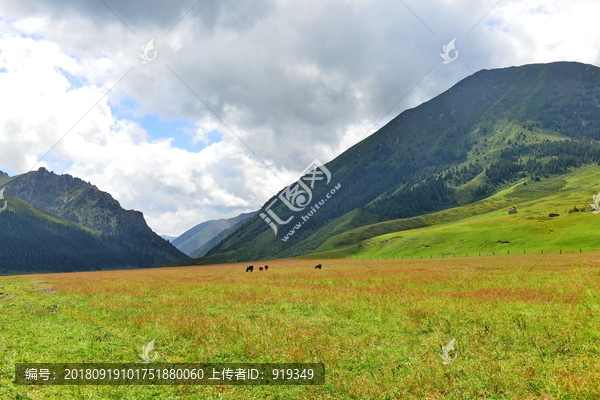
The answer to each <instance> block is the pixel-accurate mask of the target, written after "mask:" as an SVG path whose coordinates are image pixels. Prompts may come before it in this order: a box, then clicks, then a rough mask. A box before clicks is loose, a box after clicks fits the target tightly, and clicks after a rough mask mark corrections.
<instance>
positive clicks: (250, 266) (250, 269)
mask: <svg viewBox="0 0 600 400" xmlns="http://www.w3.org/2000/svg"><path fill="white" fill-rule="evenodd" d="M253 271H254V265H248V266H247V267H246V272H253Z"/></svg>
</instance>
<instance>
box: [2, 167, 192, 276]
mask: <svg viewBox="0 0 600 400" xmlns="http://www.w3.org/2000/svg"><path fill="white" fill-rule="evenodd" d="M1 187H8V189H7V190H6V191H5V195H9V196H10V197H12V198H14V199H17V200H21V201H23V202H25V203H27V204H29V205H31V206H33V207H35V208H38V209H40V210H42V211H44V212H47V213H49V214H52V215H55V216H57V217H60V218H62V219H65V220H68V221H71V222H74V223H76V224H79V225H81V226H83V227H87V228H90V229H93V230H95V231H98V232H101V233H103V234H104V235H106V237H114V238H116V239H118V240H121V241H122V242H124V243H126V244H127V245H129V246H133V247H134V248H135V249H136V251H135V253H136V254H138V255H143V257H141V258H140V259H139V262H137V263H136V262H133V263H132V264H130V266H132V267H135V266H136V265H137V266H144V267H150V266H157V265H162V264H166V263H171V262H177V261H183V260H186V259H188V257H187V256H186V255H185V254H183V253H182V252H180V251H179V250H177V249H176V248H175V247H174V246H172V245H171V244H170V243H169V242H168V241H167V240H165V239H163V238H161V237H160V236H159V235H157V234H156V233H154V232H153V231H152V229H150V227H149V226H148V225H147V224H146V221H145V220H144V216H143V214H142V213H141V212H139V211H135V210H124V209H123V208H122V207H121V206H120V204H119V202H118V201H117V200H115V199H114V198H113V197H112V196H111V195H110V194H108V193H106V192H103V191H101V190H99V189H98V188H97V187H96V186H94V185H92V184H90V183H87V182H84V181H83V180H81V179H79V178H74V177H72V176H70V175H68V174H64V175H57V174H55V173H53V172H50V171H48V170H47V169H45V168H43V167H42V168H40V169H39V170H38V171H32V172H28V173H25V174H22V175H18V176H15V177H11V178H9V179H8V181H6V180H5V183H4V184H3V185H0V188H1ZM0 217H2V215H0Z"/></svg>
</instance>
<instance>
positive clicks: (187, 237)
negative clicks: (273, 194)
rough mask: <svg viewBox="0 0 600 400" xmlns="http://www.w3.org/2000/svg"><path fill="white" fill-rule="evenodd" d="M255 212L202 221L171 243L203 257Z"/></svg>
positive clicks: (190, 253) (185, 251)
mask: <svg viewBox="0 0 600 400" xmlns="http://www.w3.org/2000/svg"><path fill="white" fill-rule="evenodd" d="M254 214H256V212H251V213H243V214H240V215H238V216H237V217H233V218H228V219H224V218H221V219H218V220H210V221H206V222H202V223H200V224H198V225H196V226H194V227H193V228H191V229H189V230H187V231H185V232H184V233H183V234H181V235H180V236H179V237H177V238H175V239H174V240H172V241H171V243H172V244H173V246H175V247H177V248H178V249H179V250H181V251H182V252H184V253H185V254H187V255H190V256H193V257H202V256H203V255H205V254H206V253H207V252H208V251H209V250H210V249H212V248H213V247H214V246H215V245H217V244H218V243H219V242H220V241H221V240H222V239H223V238H224V237H226V236H228V235H229V234H230V233H231V232H233V231H235V230H236V229H237V228H238V227H239V226H241V225H242V224H243V223H244V222H245V221H246V220H248V219H249V218H251V217H252V216H254Z"/></svg>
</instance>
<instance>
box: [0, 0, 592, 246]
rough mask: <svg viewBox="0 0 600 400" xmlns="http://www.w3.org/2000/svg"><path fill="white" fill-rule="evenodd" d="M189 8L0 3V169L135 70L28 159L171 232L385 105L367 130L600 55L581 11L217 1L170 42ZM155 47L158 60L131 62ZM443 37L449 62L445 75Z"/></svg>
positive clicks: (254, 195) (538, 5) (258, 201)
mask: <svg viewBox="0 0 600 400" xmlns="http://www.w3.org/2000/svg"><path fill="white" fill-rule="evenodd" d="M193 3H195V2H192V3H190V4H187V3H186V4H183V3H182V4H179V3H177V4H174V3H168V4H167V3H165V2H159V1H145V2H139V1H133V2H125V3H119V2H114V3H113V2H107V4H108V5H109V6H110V7H111V9H112V11H114V12H115V13H116V14H117V15H119V18H121V19H122V20H123V21H124V22H125V23H126V24H127V26H125V25H124V24H123V23H122V22H121V21H119V19H117V18H116V17H115V15H114V14H113V13H112V11H110V10H108V9H107V8H106V6H104V5H103V4H102V2H89V3H88V2H78V1H71V0H56V1H52V2H51V1H49V0H31V1H28V2H20V1H17V0H0V4H1V5H2V10H3V11H2V12H0V32H3V33H2V34H1V36H0V72H1V73H0V88H1V91H0V109H2V110H3V112H2V113H1V114H0V169H2V168H5V169H11V170H14V171H18V172H25V171H27V170H28V169H29V168H31V166H32V165H34V164H35V163H36V161H37V160H38V159H39V158H40V157H42V156H43V155H44V154H45V153H46V152H47V151H48V150H49V149H50V148H51V147H52V146H54V145H55V144H56V143H57V141H58V140H59V139H60V138H61V137H62V136H63V135H64V134H65V133H67V132H68V131H69V129H70V128H71V127H72V126H73V125H74V124H75V123H76V122H77V121H78V120H79V119H80V118H81V117H82V116H83V115H84V114H85V113H86V112H87V111H88V110H90V108H92V106H93V105H94V104H95V103H96V102H98V100H100V99H101V98H103V96H105V94H106V93H107V92H108V90H109V89H110V88H111V87H112V86H113V85H115V83H117V82H118V81H119V79H122V78H123V77H124V75H125V74H126V72H127V71H129V70H130V68H131V67H134V68H133V70H132V71H131V72H130V73H129V74H128V75H127V76H125V77H124V78H123V79H122V81H121V82H120V83H119V84H118V85H117V86H116V87H115V89H114V90H113V91H112V92H111V93H110V94H109V95H108V96H106V97H104V98H103V99H102V101H100V103H99V104H98V106H97V107H94V108H93V109H92V111H91V112H90V113H89V114H88V115H87V116H86V117H85V118H84V119H83V120H82V121H81V122H80V123H78V124H77V126H76V128H75V129H73V131H71V132H70V133H69V134H68V135H67V136H66V137H65V139H64V140H63V141H62V142H61V143H60V144H58V145H57V146H56V148H54V149H53V150H52V152H51V153H50V154H49V157H48V158H47V159H46V161H44V162H43V163H42V165H45V166H47V167H48V168H49V169H53V170H55V171H56V172H58V173H71V174H73V175H75V176H78V177H80V178H82V179H84V180H87V181H91V182H92V183H94V184H95V185H97V186H98V187H99V188H100V189H102V190H105V191H108V192H110V193H111V194H113V195H114V196H115V198H117V199H118V200H119V201H120V202H121V203H122V205H123V206H124V207H125V208H134V209H138V210H141V211H143V212H144V214H145V215H146V219H147V221H148V222H149V224H150V226H151V227H152V228H153V229H155V230H156V231H157V232H159V233H161V234H170V235H177V234H180V233H181V232H182V231H183V230H185V229H187V228H190V227H191V226H193V225H195V224H197V223H199V222H201V221H203V220H206V219H214V218H220V217H229V216H233V215H236V214H238V213H240V212H245V211H250V210H256V209H258V208H259V207H260V206H261V205H262V204H263V202H264V201H265V200H267V199H268V198H269V197H270V196H271V195H273V194H275V193H276V192H277V191H278V190H279V189H281V188H282V187H283V186H285V185H287V184H289V183H291V182H292V181H293V180H295V179H296V178H297V174H298V173H299V172H300V171H302V170H303V169H304V167H305V166H306V165H307V164H308V163H309V162H310V161H312V160H313V159H314V158H318V159H320V160H321V161H323V162H327V161H329V160H331V159H333V158H334V157H335V156H337V155H338V154H339V153H340V152H342V151H344V150H345V149H347V148H349V147H350V146H352V145H354V144H355V143H356V142H357V141H358V140H360V139H361V138H362V137H363V136H364V135H365V134H366V133H367V132H371V133H372V130H370V128H371V127H372V126H373V124H374V123H375V122H376V121H378V120H379V119H380V118H382V117H383V116H384V114H385V113H386V112H387V111H388V110H389V109H390V108H391V107H392V106H393V105H394V104H396V103H397V102H398V101H399V100H401V101H400V102H399V103H398V104H397V105H396V106H395V107H394V108H393V109H392V111H391V112H390V113H389V114H388V115H387V116H386V117H385V118H383V120H382V121H381V123H380V124H378V127H380V126H381V125H382V124H385V123H386V122H387V121H389V120H390V119H391V118H392V117H393V116H395V115H397V114H398V113H399V112H401V111H402V110H403V109H406V108H408V107H414V106H416V105H418V104H420V103H421V102H423V101H426V100H429V99H430V98H432V97H433V96H435V95H437V94H439V93H441V92H442V91H444V90H446V89H447V88H449V87H450V86H452V85H453V84H455V83H456V82H457V81H458V80H460V79H462V78H464V77H465V76H467V75H469V74H470V71H469V68H471V69H473V70H474V71H476V70H479V69H482V68H488V69H489V68H498V67H505V66H510V65H521V64H526V63H535V62H550V61H557V60H573V61H581V62H587V63H592V64H598V62H599V61H600V60H599V59H598V57H599V55H598V50H597V45H598V43H600V40H599V39H600V32H598V31H597V30H596V28H595V26H596V25H595V20H594V18H595V16H596V15H598V13H599V11H600V4H598V3H597V2H595V1H586V0H580V1H576V2H568V1H562V0H553V1H541V0H539V1H538V0H535V1H534V0H526V1H517V0H513V1H510V0H503V1H501V2H500V3H497V2H496V0H490V1H479V0H477V1H476V0H468V1H467V0H463V1H450V0H448V1H443V2H437V3H435V4H433V3H425V2H420V1H418V0H405V1H404V3H402V2H397V1H393V0H354V1H351V0H347V1H344V2H338V1H325V2H323V1H320V0H308V1H304V2H297V1H283V0H278V1H275V0H255V1H254V2H252V3H248V4H246V3H244V4H242V5H240V3H239V2H235V1H233V0H223V1H219V2H201V3H200V4H198V6H197V7H195V8H194V10H192V11H191V12H190V13H189V14H188V15H187V16H186V17H185V18H184V19H183V20H181V22H180V23H179V24H178V25H177V26H176V27H175V28H174V29H173V30H172V31H170V32H169V34H167V31H169V29H171V28H172V27H173V25H174V24H175V23H176V22H177V21H178V20H179V19H180V18H181V17H182V16H183V15H184V14H185V13H186V12H187V11H189V8H190V7H191V6H192V5H193ZM496 3H497V4H496ZM405 4H406V5H405ZM407 6H408V7H407ZM490 9H491V11H490ZM488 11H489V14H487V16H486V17H485V18H483V20H481V21H479V20H480V18H481V17H482V16H484V15H486V13H487V12H488ZM415 14H416V15H415ZM478 21H479V22H478ZM475 24H476V26H475V27H474V28H473V29H472V30H470V29H471V28H472V27H473V26H474V25H475ZM130 28H131V30H130ZM132 30H133V31H134V32H135V34H134V33H132ZM469 30H470V31H469ZM431 31H433V32H434V33H433V32H431ZM467 31H469V33H468V34H467ZM152 38H156V39H155V48H156V50H157V51H158V53H157V58H156V60H155V61H153V62H152V63H150V64H147V65H142V64H141V59H140V58H139V56H138V55H137V54H138V53H139V52H140V48H141V46H142V45H144V44H145V43H147V42H148V41H149V40H150V39H152ZM452 38H457V39H456V45H457V49H458V50H459V57H458V59H457V60H456V61H455V62H454V63H452V64H449V65H443V64H442V63H441V62H442V59H441V58H440V56H439V54H438V53H440V52H441V47H442V45H443V44H446V43H448V42H449V41H450V40H451V39H452ZM432 67H434V68H433V69H432V70H431V72H430V73H429V74H427V76H425V77H424V78H423V76H424V75H425V73H426V72H427V71H428V70H430V69H431V68H432ZM467 67H468V68H467ZM170 69H171V70H172V71H173V72H174V73H175V74H176V75H177V76H176V75H174V74H173V73H172V72H171V71H170ZM421 78H423V79H422V80H421V81H420V82H419V83H418V85H416V86H415V87H414V88H412V87H413V86H414V85H415V84H416V83H417V82H418V81H419V79H421ZM180 79H181V80H180ZM182 81H183V82H182ZM411 88H412V90H411ZM190 89H191V91H190ZM192 92H193V93H192ZM196 96H198V97H199V98H200V99H201V100H202V101H204V102H205V103H206V105H208V107H210V110H212V111H214V112H215V113H216V114H217V115H218V116H219V117H220V118H221V119H222V120H223V121H224V122H225V123H226V124H227V126H225V125H224V124H223V123H222V122H221V121H219V119H217V118H216V117H215V116H214V115H213V114H212V112H211V111H210V110H209V109H207V107H206V105H205V104H203V103H202V102H201V101H200V100H199V99H198V98H197V97H196ZM125 99H128V100H131V99H132V100H133V102H134V103H136V104H139V105H140V107H141V108H140V110H136V111H132V112H131V114H132V115H136V116H139V115H140V114H142V115H143V114H149V113H156V114H157V115H159V116H160V117H161V118H165V119H183V120H186V121H190V125H195V126H196V129H193V130H192V131H191V132H190V134H191V135H192V142H195V143H204V144H208V143H209V141H208V134H209V133H210V132H214V131H217V132H220V133H221V134H222V135H221V141H219V142H217V143H212V144H210V145H208V146H206V147H205V148H203V149H202V150H200V151H197V150H196V151H194V150H191V149H182V148H177V147H175V146H174V140H172V139H171V138H170V137H164V138H161V139H158V140H156V139H152V137H153V136H152V135H148V134H147V132H146V131H145V130H144V129H143V127H141V126H139V124H137V123H135V122H134V121H131V120H127V119H126V117H117V116H115V115H114V114H113V112H112V111H111V107H112V109H113V110H115V109H117V108H118V109H119V110H121V109H122V108H123V107H126V104H128V103H127V102H124V100H125ZM109 105H110V106H111V107H109ZM119 115H124V114H122V113H119ZM228 127H229V128H231V130H232V131H233V133H232V132H231V131H230V130H229V128H228ZM238 137H239V139H238ZM240 139H241V141H243V142H244V143H245V144H247V145H248V146H249V147H250V149H251V150H249V149H248V148H247V147H246V145H244V143H242V142H241V141H240ZM253 153H255V154H256V155H257V156H258V158H257V157H256V156H255V155H254V154H253ZM263 161H264V162H265V163H266V164H267V165H268V166H269V168H271V169H272V170H273V171H275V172H276V173H277V175H278V176H279V178H280V179H278V178H277V177H275V176H274V175H273V174H272V173H271V172H270V171H269V169H267V168H266V167H265V166H264V165H263Z"/></svg>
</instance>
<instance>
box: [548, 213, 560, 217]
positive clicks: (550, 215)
mask: <svg viewBox="0 0 600 400" xmlns="http://www.w3.org/2000/svg"><path fill="white" fill-rule="evenodd" d="M548 216H549V217H558V214H555V213H550V214H548Z"/></svg>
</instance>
